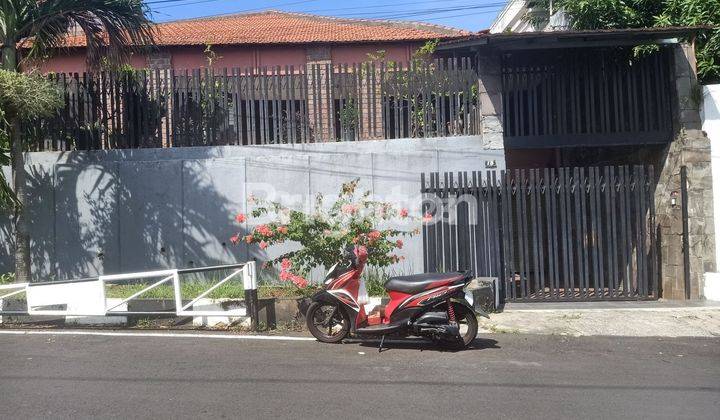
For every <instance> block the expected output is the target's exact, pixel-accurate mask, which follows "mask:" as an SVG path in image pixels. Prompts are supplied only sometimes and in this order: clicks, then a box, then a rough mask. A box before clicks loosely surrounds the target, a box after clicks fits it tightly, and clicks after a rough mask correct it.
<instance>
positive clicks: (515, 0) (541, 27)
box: [489, 0, 569, 34]
mask: <svg viewBox="0 0 720 420" xmlns="http://www.w3.org/2000/svg"><path fill="white" fill-rule="evenodd" d="M549 6H550V9H549V10H548V8H546V6H545V5H538V4H537V3H536V2H535V1H533V0H509V1H508V2H507V3H506V4H505V7H503V9H502V10H501V11H500V13H499V14H498V15H497V17H496V18H495V20H494V21H493V23H492V25H490V29H489V32H490V33H493V34H496V33H501V32H512V33H520V32H539V31H558V30H565V29H568V27H569V21H568V19H567V16H566V15H565V14H564V13H563V12H562V11H561V10H554V9H553V3H552V1H551V2H550V3H549Z"/></svg>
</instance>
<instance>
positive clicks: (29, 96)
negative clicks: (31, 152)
mask: <svg viewBox="0 0 720 420" xmlns="http://www.w3.org/2000/svg"><path fill="white" fill-rule="evenodd" d="M63 104H64V101H63V98H62V96H61V95H60V92H58V90H57V89H56V88H55V86H54V85H53V84H52V83H51V82H50V81H49V80H47V79H46V78H44V77H42V76H39V75H32V74H31V75H25V74H20V73H15V72H12V71H7V70H2V69H0V110H1V112H2V114H3V116H4V118H5V119H7V120H10V119H12V118H16V117H17V118H20V119H21V120H23V121H31V120H34V119H37V118H47V117H50V116H52V115H53V114H54V113H55V111H56V110H57V109H58V108H60V107H61V106H63Z"/></svg>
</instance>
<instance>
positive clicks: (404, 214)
mask: <svg viewBox="0 0 720 420" xmlns="http://www.w3.org/2000/svg"><path fill="white" fill-rule="evenodd" d="M400 217H402V218H403V219H404V218H406V217H408V209H400Z"/></svg>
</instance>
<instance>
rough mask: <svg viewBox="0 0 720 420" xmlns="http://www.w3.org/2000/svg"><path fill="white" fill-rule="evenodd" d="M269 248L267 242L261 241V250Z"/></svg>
mask: <svg viewBox="0 0 720 420" xmlns="http://www.w3.org/2000/svg"><path fill="white" fill-rule="evenodd" d="M267 247H268V243H267V242H265V241H260V249H265V248H267Z"/></svg>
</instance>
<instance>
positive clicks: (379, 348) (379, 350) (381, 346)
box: [378, 335, 385, 353]
mask: <svg viewBox="0 0 720 420" xmlns="http://www.w3.org/2000/svg"><path fill="white" fill-rule="evenodd" d="M384 342H385V335H383V336H382V338H380V346H379V347H378V353H382V349H383V343H384Z"/></svg>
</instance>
